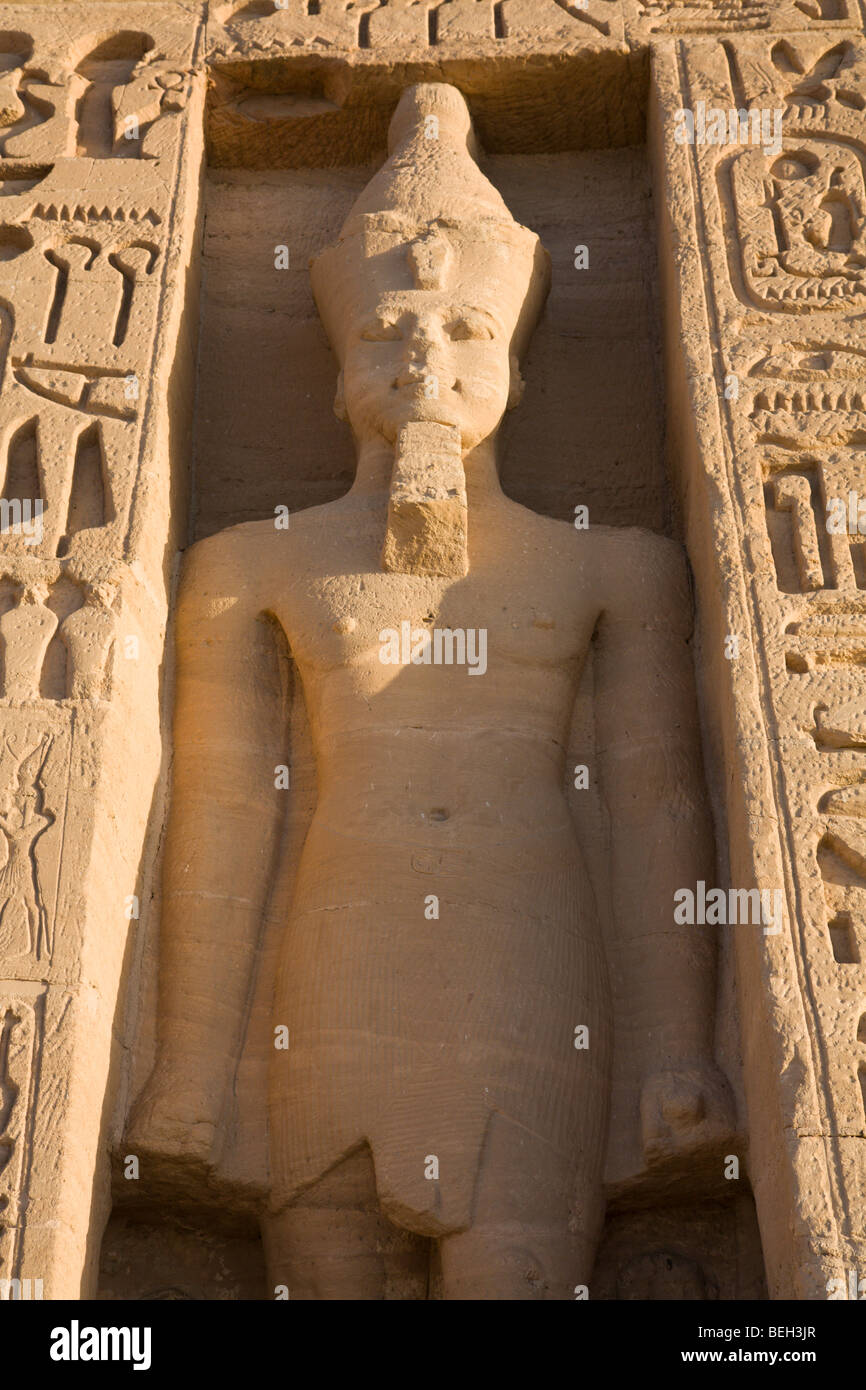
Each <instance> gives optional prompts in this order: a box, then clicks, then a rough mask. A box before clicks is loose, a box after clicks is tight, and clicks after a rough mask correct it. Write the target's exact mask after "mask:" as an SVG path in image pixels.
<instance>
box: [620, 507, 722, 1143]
mask: <svg viewBox="0 0 866 1390" xmlns="http://www.w3.org/2000/svg"><path fill="white" fill-rule="evenodd" d="M615 543H616V546H617V547H618V548H622V549H623V551H624V554H623V556H622V557H621V559H622V562H621V563H620V562H618V563H617V564H615V565H613V566H611V567H610V568H611V570H612V571H614V572H615V573H616V575H617V579H616V581H615V583H616V588H615V591H614V593H613V596H612V601H611V603H610V606H609V608H608V609H607V611H606V613H605V615H604V616H603V618H602V621H601V623H600V625H599V631H598V638H597V641H598V674H597V681H598V684H597V687H596V729H597V736H598V742H599V752H600V764H601V765H600V773H601V783H602V795H603V798H604V801H605V803H606V806H607V810H608V814H609V818H610V833H611V903H612V918H613V922H612V928H613V934H614V939H613V940H612V941H611V942H609V943H608V954H609V959H610V966H611V975H612V979H613V982H614V987H615V991H616V993H617V995H618V996H619V997H620V998H623V999H625V1000H627V1001H628V1002H627V1009H628V1015H627V1017H628V1019H629V1024H630V1026H631V1028H632V1029H633V1030H634V1041H635V1048H636V1052H637V1054H638V1055H639V1056H640V1057H641V1058H642V1061H643V1070H644V1075H643V1085H642V1093H641V1129H642V1140H643V1147H644V1154H645V1157H646V1158H647V1159H650V1160H651V1159H652V1158H654V1157H663V1156H665V1155H666V1154H669V1153H671V1152H674V1153H675V1152H682V1151H684V1150H686V1151H687V1150H688V1149H690V1148H692V1149H695V1148H700V1147H705V1146H706V1144H707V1143H708V1142H711V1141H712V1139H713V1138H714V1137H715V1138H719V1137H721V1136H722V1135H727V1134H729V1132H730V1125H731V1122H732V1116H731V1102H730V1094H729V1088H728V1086H727V1083H726V1082H725V1080H724V1078H723V1077H722V1075H721V1074H720V1073H719V1072H718V1070H717V1069H716V1067H715V1062H714V1056H713V1053H714V1046H713V1044H714V1018H715V993H716V939H715V931H714V929H713V928H712V927H706V926H683V925H678V924H677V923H676V922H675V920H674V910H675V906H676V902H675V899H674V894H675V892H676V891H677V890H678V889H681V888H690V889H692V891H695V888H696V884H697V881H698V880H699V879H703V880H704V882H705V883H706V884H707V885H708V887H709V886H712V885H713V884H714V879H715V862H714V861H715V856H714V842H713V831H712V822H711V819H710V814H709V808H708V805H707V801H706V793H705V789H704V777H703V763H702V756H701V745H700V733H699V724H698V713H697V705H696V699H695V692H694V670H693V662H692V648H691V645H690V636H691V611H692V602H691V594H690V591H689V585H688V578H687V572H686V566H685V559H684V556H683V555H682V552H681V551H680V549H679V547H678V546H675V545H674V544H673V543H672V542H670V541H666V540H664V539H663V538H661V537H656V536H652V535H650V534H648V533H643V532H638V531H629V532H624V533H622V534H621V535H619V536H617V538H616V542H615ZM629 551H633V553H629Z"/></svg>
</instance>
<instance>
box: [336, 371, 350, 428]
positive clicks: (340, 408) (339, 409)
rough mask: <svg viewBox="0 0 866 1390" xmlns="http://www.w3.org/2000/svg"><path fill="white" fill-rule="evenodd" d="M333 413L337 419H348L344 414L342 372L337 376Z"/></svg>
mask: <svg viewBox="0 0 866 1390" xmlns="http://www.w3.org/2000/svg"><path fill="white" fill-rule="evenodd" d="M334 414H335V415H336V417H337V419H338V420H348V418H349V417H348V415H347V414H346V397H345V396H344V394H343V373H342V371H341V372H340V374H339V376H338V377H337V393H336V395H335V396H334Z"/></svg>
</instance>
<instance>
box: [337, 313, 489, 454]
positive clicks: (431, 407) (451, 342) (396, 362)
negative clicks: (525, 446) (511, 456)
mask: <svg viewBox="0 0 866 1390" xmlns="http://www.w3.org/2000/svg"><path fill="white" fill-rule="evenodd" d="M485 299H487V302H486V303H485ZM502 308H503V306H502V305H501V304H498V305H496V306H494V305H493V304H492V303H490V300H489V298H488V297H487V296H483V295H476V296H473V297H472V298H471V300H469V299H467V297H466V296H465V295H464V296H459V297H458V296H455V295H454V294H450V293H449V292H448V291H447V290H443V291H438V290H437V291H426V290H421V291H402V292H395V293H391V294H385V295H383V296H382V297H381V298H380V300H379V302H378V303H377V304H376V305H375V306H374V307H373V308H372V309H371V310H370V311H369V312H367V313H363V314H359V315H358V318H357V321H356V322H355V324H354V325H353V330H354V331H353V332H352V333H351V334H350V335H349V337H348V339H347V341H346V345H345V355H344V359H343V391H344V397H345V404H346V412H347V414H348V417H349V420H350V422H351V424H352V427H353V428H354V430H355V432H356V434H359V435H362V436H363V435H366V434H368V433H370V432H375V433H377V434H381V435H384V437H385V438H386V439H389V440H391V441H394V440H396V437H397V433H398V431H399V429H400V428H401V427H402V426H403V425H405V424H407V423H409V422H410V421H416V420H419V421H428V422H433V423H436V424H443V425H456V426H457V427H458V429H459V430H460V432H461V437H462V441H463V447H464V448H472V447H474V445H476V444H477V443H479V442H480V441H481V440H482V439H485V438H486V437H487V436H488V435H490V434H492V433H493V432H494V431H495V430H496V428H497V426H498V424H499V422H500V420H501V419H502V416H503V414H504V412H505V410H506V407H507V405H508V400H509V394H510V391H511V385H512V366H511V361H510V353H509V344H510V342H511V337H512V334H513V332H514V326H515V319H514V317H513V316H509V321H508V322H505V321H503V314H502Z"/></svg>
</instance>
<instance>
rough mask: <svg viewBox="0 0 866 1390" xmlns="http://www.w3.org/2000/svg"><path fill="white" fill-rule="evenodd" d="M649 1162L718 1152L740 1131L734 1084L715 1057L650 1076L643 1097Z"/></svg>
mask: <svg viewBox="0 0 866 1390" xmlns="http://www.w3.org/2000/svg"><path fill="white" fill-rule="evenodd" d="M640 1117H641V1136H642V1139H643V1150H644V1157H645V1158H646V1160H647V1162H648V1163H655V1162H659V1161H663V1160H664V1159H669V1158H674V1157H685V1156H687V1155H690V1154H695V1153H697V1152H698V1151H701V1150H712V1151H714V1152H715V1151H717V1150H718V1149H719V1147H721V1146H722V1145H725V1144H729V1143H730V1142H731V1141H732V1139H733V1136H734V1134H735V1133H736V1120H735V1115H734V1103H733V1097H732V1095H731V1089H730V1086H729V1085H728V1082H727V1080H726V1078H725V1077H724V1076H723V1075H722V1073H721V1071H720V1070H719V1068H718V1067H717V1066H716V1065H715V1063H714V1062H711V1061H704V1062H697V1063H686V1064H685V1065H683V1066H681V1067H671V1068H669V1069H667V1070H665V1071H660V1072H655V1073H653V1075H651V1076H649V1077H647V1079H646V1081H645V1082H644V1085H643V1089H642V1091H641V1100H640Z"/></svg>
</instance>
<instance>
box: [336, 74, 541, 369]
mask: <svg viewBox="0 0 866 1390" xmlns="http://www.w3.org/2000/svg"><path fill="white" fill-rule="evenodd" d="M388 149H389V155H388V159H387V161H386V162H385V164H383V166H382V168H381V169H380V170H379V172H378V173H377V174H376V175H375V176H374V178H373V179H371V181H370V183H369V184H368V185H367V187H366V188H365V189H364V191H363V193H361V195H360V197H359V198H358V199H357V200H356V202H355V204H354V206H353V207H352V210H351V212H350V213H349V216H348V217H347V219H346V221H345V223H344V225H343V229H342V231H341V233H340V237H339V240H338V241H337V242H336V244H335V245H333V246H330V247H328V248H327V249H326V250H325V251H323V252H322V253H321V254H320V255H319V256H317V257H316V258H315V259H314V260H313V261H312V262H311V278H312V283H313V291H314V294H315V296H316V302H317V304H318V306H319V312H320V313H321V315H322V320H323V322H324V324H325V328H326V330H327V332H328V336H329V338H330V339H331V342H332V343H333V345H334V347H335V349H336V351H337V353H338V354H339V355H340V357H341V358H342V353H343V339H344V336H345V334H346V332H347V331H349V330H350V329H351V326H352V324H353V321H354V320H355V317H356V315H357V314H358V313H363V312H367V311H369V309H370V307H371V306H372V305H373V304H375V303H376V302H377V301H378V300H379V299H380V298H381V296H382V295H383V294H386V293H388V292H389V291H392V292H393V291H400V290H447V291H449V292H451V293H454V294H455V295H459V294H460V293H461V292H466V293H477V292H478V291H479V289H480V290H482V291H483V290H484V289H486V291H487V294H488V296H490V297H495V298H497V299H498V300H499V301H502V302H503V303H504V304H506V305H507V308H508V312H506V314H505V315H504V317H505V318H506V319H510V320H511V321H512V322H514V323H515V329H514V339H513V349H514V351H516V352H517V353H518V354H519V353H520V352H521V351H522V349H523V347H524V346H525V341H526V340H527V339H528V336H529V334H530V333H531V331H532V327H533V326H534V323H535V319H536V317H537V315H538V313H539V312H540V308H541V305H542V304H543V301H544V296H545V294H546V292H547V285H548V281H549V257H548V256H547V253H546V251H544V249H543V247H542V246H541V242H540V241H539V238H538V237H537V236H536V234H535V233H534V232H531V231H529V229H528V228H526V227H522V226H520V224H519V223H517V222H515V220H514V218H513V217H512V216H511V213H510V212H509V210H508V208H507V207H506V205H505V203H504V201H503V199H502V197H501V195H500V194H499V192H498V191H497V190H496V189H495V188H494V187H493V185H492V183H491V182H490V180H489V179H487V178H486V177H485V176H484V174H483V173H482V172H481V170H480V169H479V167H478V165H477V163H476V156H477V154H478V147H477V143H476V140H475V135H474V131H473V129H472V121H471V118H470V115H469V110H468V108H467V105H466V102H465V100H464V98H463V96H462V95H461V93H460V92H459V91H458V90H457V88H456V87H452V86H449V85H447V84H446V83H433V82H425V83H421V84H419V85H418V86H415V87H409V88H407V90H406V91H405V92H404V93H403V95H402V97H401V98H400V101H399V103H398V105H397V109H396V111H395V112H394V116H393V118H392V120H391V126H390V130H389V136H388Z"/></svg>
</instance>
